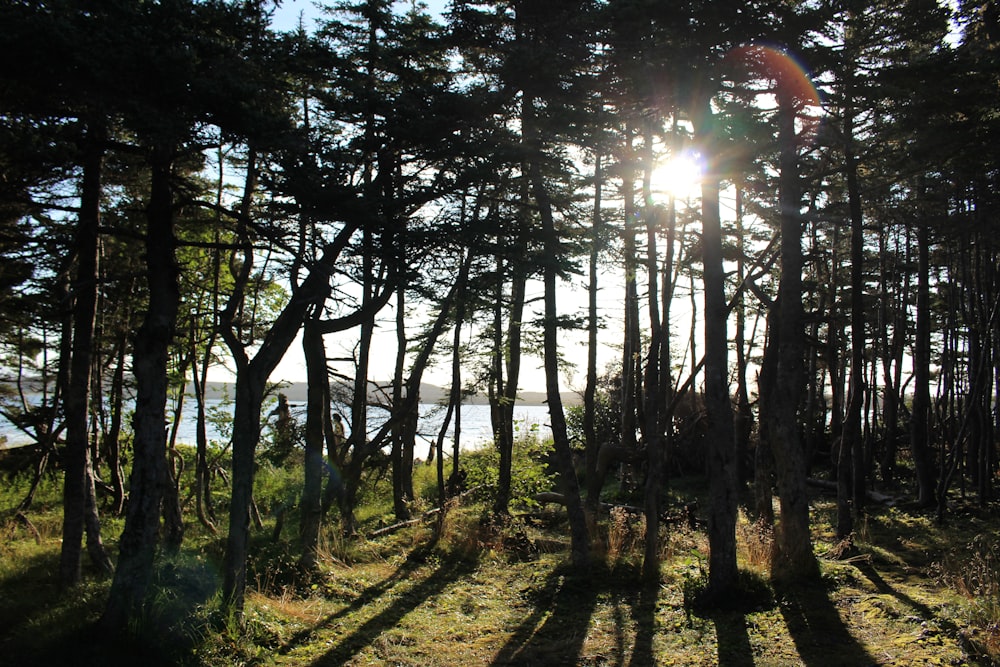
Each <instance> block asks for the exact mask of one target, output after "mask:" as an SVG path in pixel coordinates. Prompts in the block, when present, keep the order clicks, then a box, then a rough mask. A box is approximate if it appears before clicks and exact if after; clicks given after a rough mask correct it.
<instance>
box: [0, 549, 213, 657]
mask: <svg viewBox="0 0 1000 667" xmlns="http://www.w3.org/2000/svg"><path fill="white" fill-rule="evenodd" d="M57 565H58V556H57V555H52V556H48V555H47V556H45V557H44V558H40V559H38V560H37V561H36V562H33V563H32V564H31V566H30V567H28V568H27V569H23V570H21V571H20V573H21V579H22V580H23V581H22V582H21V583H20V584H17V582H12V581H10V580H6V579H5V580H2V581H0V624H2V628H3V634H0V664H4V665H7V664H10V665H63V664H65V665H74V666H75V667H90V666H94V667H97V666H100V667H117V666H118V665H122V666H126V665H127V666H132V665H139V664H141V665H143V666H144V667H159V666H161V665H163V666H168V665H171V666H173V665H180V664H184V663H185V661H190V660H191V659H192V656H193V651H194V649H195V645H196V640H197V634H198V632H199V630H198V629H197V628H196V624H195V623H194V622H193V621H192V618H194V617H195V614H196V610H198V609H201V608H203V607H204V605H205V604H207V603H208V601H209V600H211V598H212V597H213V595H214V594H215V591H216V590H217V589H218V586H219V580H218V576H217V573H216V571H215V569H214V568H213V567H211V566H209V565H206V564H202V563H198V562H197V561H195V560H193V559H178V558H164V559H162V560H161V562H159V563H157V566H156V570H155V573H154V580H153V582H152V583H151V586H150V598H149V600H147V602H146V605H145V610H144V613H143V614H142V615H141V616H140V617H139V618H136V619H135V620H134V621H133V624H132V625H131V626H130V629H129V631H128V632H124V633H121V634H115V635H108V634H105V633H102V632H100V631H99V630H98V629H97V627H96V623H97V619H98V618H100V615H101V613H102V612H103V611H104V608H105V605H106V603H107V599H108V590H109V587H110V580H109V579H103V578H102V579H97V578H94V576H93V573H88V576H85V577H84V579H83V581H82V582H81V583H79V584H77V585H76V586H74V587H73V588H71V589H69V590H67V591H62V592H60V591H59V590H58V587H57V585H56V583H55V581H56V575H55V568H56V566H57ZM49 566H51V568H52V569H51V570H50V569H48V567H49ZM88 569H89V568H87V567H85V568H84V570H85V572H86V571H87V570H88ZM25 587H27V588H25ZM18 609H20V610H21V612H22V615H21V617H20V618H19V619H17V622H11V620H10V618H9V614H11V613H12V612H13V611H15V610H18ZM8 661H9V662H8Z"/></svg>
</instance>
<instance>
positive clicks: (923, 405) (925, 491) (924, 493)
mask: <svg viewBox="0 0 1000 667" xmlns="http://www.w3.org/2000/svg"><path fill="white" fill-rule="evenodd" d="M916 319H917V322H916V325H915V326H916V330H915V334H914V341H913V417H912V419H911V422H910V448H911V451H912V453H913V464H914V467H915V468H916V473H917V504H918V505H919V506H920V507H924V508H926V507H933V506H934V503H935V497H934V487H935V477H936V476H935V474H934V468H933V465H934V464H933V462H932V460H931V453H930V414H931V396H930V365H931V323H930V319H931V312H930V233H929V231H928V229H927V224H926V223H921V224H919V225H918V226H917V318H916Z"/></svg>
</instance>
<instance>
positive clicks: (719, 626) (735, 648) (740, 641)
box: [709, 611, 755, 667]
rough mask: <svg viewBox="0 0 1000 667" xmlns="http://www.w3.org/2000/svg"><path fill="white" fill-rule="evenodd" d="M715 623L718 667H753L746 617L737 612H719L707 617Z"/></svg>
mask: <svg viewBox="0 0 1000 667" xmlns="http://www.w3.org/2000/svg"><path fill="white" fill-rule="evenodd" d="M709 617H710V618H711V619H712V622H713V623H715V637H716V641H717V642H718V645H719V647H718V651H719V655H718V663H717V664H718V666H719V667H753V665H754V664H755V663H754V659H753V646H751V645H750V633H749V631H748V630H747V619H746V615H745V614H743V613H742V612H737V611H719V612H716V613H713V614H710V616H709Z"/></svg>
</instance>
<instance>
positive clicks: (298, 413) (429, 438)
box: [0, 399, 552, 458]
mask: <svg viewBox="0 0 1000 667" xmlns="http://www.w3.org/2000/svg"><path fill="white" fill-rule="evenodd" d="M207 404H208V407H209V408H212V407H216V408H222V409H227V410H228V411H229V414H232V404H231V403H229V404H228V405H227V404H225V403H223V401H222V400H221V399H209V400H208V402H207ZM291 406H292V416H293V418H295V419H296V420H298V421H299V422H300V423H304V422H305V405H304V404H303V403H301V402H299V403H296V402H292V403H291ZM269 410H270V407H268V408H265V413H264V415H265V418H266V416H267V412H268V411H269ZM444 416H445V409H444V408H443V407H442V406H440V405H437V404H433V403H421V404H420V422H419V423H418V426H417V429H418V436H417V450H418V451H417V456H420V457H421V458H423V457H425V456H426V450H425V449H424V448H425V447H426V448H429V447H430V444H431V443H432V442H435V441H436V440H437V435H438V431H439V430H440V429H441V423H442V422H443V421H444ZM386 417H387V414H386V413H385V411H383V410H379V409H377V408H376V409H371V410H369V415H368V431H369V433H370V434H372V433H374V432H376V431H377V430H378V429H379V428H380V427H381V426H382V424H383V423H384V422H385V419H386ZM270 419H271V421H273V419H274V418H273V417H272V418H270ZM514 420H515V429H517V431H518V432H527V431H528V430H529V429H536V430H537V432H538V434H539V435H540V436H541V437H550V436H551V433H552V432H551V429H550V428H549V409H548V406H546V405H533V404H530V405H529V404H523V405H517V406H515V408H514ZM345 421H347V420H345ZM195 426H196V415H195V403H194V401H193V400H188V401H185V404H184V410H183V411H182V413H181V425H180V428H179V429H178V432H177V441H178V442H179V443H185V444H192V445H193V444H194V443H195ZM265 429H266V427H265ZM265 432H266V430H265ZM454 432H455V419H454V415H453V416H452V423H451V427H450V429H449V431H448V434H447V436H446V442H445V447H446V448H448V449H450V448H451V447H452V443H453V442H454ZM348 434H349V433H348ZM0 435H5V436H7V438H8V440H7V445H6V446H8V447H11V446H18V445H22V444H27V443H28V442H29V440H28V439H27V438H26V437H25V436H23V435H21V434H19V433H18V432H16V431H15V430H14V429H13V427H12V426H11V425H10V423H9V422H7V421H6V420H4V419H2V418H0ZM208 438H209V440H215V441H217V442H221V441H222V440H223V437H222V435H221V434H220V433H219V432H218V431H217V430H216V429H215V428H214V427H213V425H212V424H211V423H210V424H209V431H208ZM492 439H493V433H492V426H491V425H490V407H489V406H488V405H481V404H466V405H463V406H462V432H461V447H462V448H463V449H475V448H477V447H481V446H482V445H484V444H486V443H489V442H491V441H492Z"/></svg>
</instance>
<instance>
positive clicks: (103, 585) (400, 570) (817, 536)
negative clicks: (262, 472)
mask: <svg viewBox="0 0 1000 667" xmlns="http://www.w3.org/2000/svg"><path fill="white" fill-rule="evenodd" d="M813 508H814V510H813V511H814V516H813V526H814V527H815V532H814V545H815V551H816V553H817V555H818V556H819V558H820V564H821V572H822V576H821V578H820V579H819V580H818V581H816V582H813V583H810V584H801V583H800V584H797V585H787V586H783V587H775V586H774V585H773V584H772V583H771V582H770V580H769V577H768V573H767V570H766V567H767V558H766V552H767V549H768V544H769V536H768V535H766V534H763V535H762V534H761V533H760V532H759V531H757V530H755V529H754V526H753V525H752V524H749V523H748V522H746V520H745V519H742V518H741V521H740V526H739V531H738V534H739V560H740V567H741V572H742V577H743V579H742V589H743V591H744V592H743V594H742V595H740V596H737V597H734V599H732V600H730V601H729V602H728V603H727V604H725V605H724V608H718V606H717V607H716V608H714V609H701V608H699V606H698V605H697V604H696V594H697V591H698V590H699V588H700V587H701V586H703V585H704V582H705V578H706V574H707V573H706V570H707V567H708V564H707V563H708V561H707V553H708V545H707V539H706V537H705V535H704V531H703V530H691V529H689V528H687V527H684V528H679V527H674V528H672V529H671V530H670V531H669V532H667V533H665V536H664V540H663V547H662V550H661V557H662V559H663V565H662V569H661V577H660V580H659V581H658V582H656V583H654V584H644V583H642V578H641V576H640V563H641V537H640V536H641V523H640V522H637V521H634V520H632V519H631V518H630V517H629V516H628V515H627V514H625V513H615V514H613V515H612V517H611V518H610V519H609V521H608V522H607V524H606V525H604V524H602V526H601V527H599V528H598V529H597V530H596V531H595V533H596V534H597V535H599V538H600V539H598V540H596V542H597V543H598V547H597V551H598V553H597V554H596V557H595V559H594V561H595V563H598V564H595V565H593V566H592V567H591V569H590V570H589V571H587V572H582V573H581V572H573V571H571V570H570V569H569V568H568V565H567V553H568V543H567V540H566V538H565V535H566V534H567V531H566V526H565V522H564V518H563V512H562V511H561V510H559V509H558V508H555V507H553V508H551V509H542V510H538V511H536V512H534V513H532V514H531V515H527V517H526V518H525V519H524V521H523V522H520V523H518V524H517V527H507V528H503V529H500V530H497V529H495V528H484V527H483V526H482V525H481V522H480V519H479V512H480V511H481V508H477V507H467V508H456V509H453V510H452V511H450V512H449V513H448V514H447V516H446V518H445V519H444V520H443V521H433V520H431V521H428V522H425V523H421V524H418V525H414V526H409V527H406V528H404V529H401V530H399V531H395V532H392V533H391V534H388V535H385V536H382V537H379V538H375V539H369V540H361V541H356V542H352V543H341V542H339V541H338V542H337V543H334V544H327V545H326V547H325V559H324V562H325V565H324V567H323V569H322V572H321V573H319V574H317V575H315V576H314V577H313V578H312V579H311V580H309V581H307V582H305V583H303V582H302V581H301V578H296V577H295V575H294V567H295V565H294V558H293V556H290V555H288V554H289V553H290V551H291V549H290V545H292V544H293V542H285V541H284V540H285V539H288V540H293V538H294V535H293V534H294V530H286V533H289V534H288V535H287V536H282V538H281V539H279V540H278V541H275V540H274V539H273V535H272V533H271V532H270V531H269V530H268V529H267V528H265V530H262V531H258V532H257V533H256V534H255V537H254V545H253V548H252V550H251V551H252V553H253V554H254V557H253V561H252V562H251V568H250V575H249V582H250V585H249V589H250V590H251V593H250V595H249V597H248V602H247V615H246V627H247V630H248V636H243V637H240V636H238V635H237V634H236V633H234V632H231V631H228V630H227V628H229V627H232V623H231V622H230V623H228V624H227V623H226V620H225V619H219V618H217V615H218V614H217V612H213V611H212V609H214V608H217V605H216V604H215V601H214V598H213V595H214V594H215V593H214V592H215V590H216V589H217V585H218V577H217V568H216V567H215V566H213V565H212V564H213V563H216V562H218V556H219V547H218V541H216V542H212V543H205V544H208V546H204V547H203V548H200V549H197V550H194V549H192V550H188V549H185V553H184V554H182V555H181V556H180V557H178V558H176V559H174V560H172V561H168V562H167V563H166V564H165V565H164V566H163V567H161V568H160V569H159V572H158V583H159V585H160V589H159V590H160V591H161V593H160V596H161V598H162V600H160V607H159V613H158V614H154V615H152V616H151V618H150V619H146V620H145V621H143V623H142V625H143V626H144V628H143V629H144V632H143V633H141V634H142V636H143V637H144V638H143V639H139V640H131V641H130V640H127V639H124V638H113V637H101V636H98V635H96V633H95V632H94V630H93V628H94V622H95V621H96V619H97V618H98V617H99V614H100V611H101V608H102V605H103V602H104V600H105V599H106V595H107V588H108V582H107V581H106V580H104V581H102V580H99V579H96V578H93V577H92V576H90V575H88V577H87V580H86V581H85V583H84V584H83V585H82V586H80V587H78V588H77V589H74V591H73V593H72V594H71V595H63V594H60V593H59V592H58V591H57V590H56V589H55V585H54V579H55V572H56V571H57V564H58V549H59V540H58V534H59V533H58V522H57V519H56V518H55V517H53V518H51V519H49V520H48V521H46V520H45V519H44V518H41V517H38V516H36V517H35V518H34V519H33V524H32V526H33V528H34V529H35V530H37V531H38V532H37V533H36V534H34V535H32V533H31V532H30V531H29V530H28V528H27V526H26V525H23V524H21V523H18V522H17V521H15V520H13V519H10V518H4V519H3V520H2V521H0V531H2V532H0V538H2V542H0V665H27V664H39V665H46V664H75V665H77V664H95V665H97V664H100V665H114V664H132V665H142V666H143V667H150V666H151V665H159V664H192V665H236V664H255V665H441V666H452V665H498V666H499V665H594V666H597V665H609V666H610V665H614V666H622V667H625V666H645V665H692V666H693V665H722V666H730V667H732V666H758V667H765V666H770V665H774V666H778V665H781V666H783V665H805V666H807V667H823V666H830V667H833V666H844V667H861V666H867V665H884V666H889V665H898V666H900V667H902V666H903V665H907V666H909V665H990V664H996V663H992V662H990V659H989V658H988V657H984V656H985V655H986V654H987V653H988V650H989V647H990V646H992V650H993V651H996V646H997V644H998V642H1000V627H997V624H996V619H997V617H998V616H997V613H996V612H997V607H998V606H1000V602H998V600H997V592H996V590H995V588H994V589H993V592H992V593H991V594H987V595H985V596H984V595H979V596H975V595H974V593H976V592H980V593H981V592H982V591H984V590H987V589H985V588H983V586H984V585H992V586H995V585H996V582H997V579H998V578H1000V564H998V563H997V556H998V555H1000V554H998V549H1000V547H998V546H997V544H996V541H997V538H996V535H997V532H996V510H997V509H998V508H997V507H996V506H994V507H992V508H986V509H983V508H979V507H972V506H971V505H970V506H965V505H957V506H956V507H955V508H954V510H953V512H952V514H951V521H950V522H949V523H948V524H947V525H946V526H942V525H939V524H937V523H936V522H935V521H934V520H933V517H932V516H931V515H924V514H921V513H918V512H916V511H913V510H909V509H907V508H900V507H895V508H887V507H882V508H872V510H871V512H870V513H869V515H868V517H867V518H865V519H864V520H863V522H862V525H860V526H859V529H858V532H857V536H856V540H855V549H854V550H853V551H852V552H851V557H850V558H847V559H840V560H835V559H833V558H832V557H827V555H826V554H828V553H829V552H830V551H831V550H832V549H833V547H834V544H833V536H832V532H830V531H827V530H826V529H825V528H824V526H830V525H832V518H833V517H832V512H833V505H832V502H831V501H830V500H828V499H823V498H817V499H815V500H814V503H813ZM47 523H51V524H52V525H46V524H47ZM118 529H120V526H119V527H118V528H114V529H112V530H118ZM116 534H117V533H116ZM35 537H37V538H38V539H37V541H36V539H35ZM4 561H6V565H5V564H4ZM990 581H992V584H990V583H989V582H990ZM984 582H985V583H984ZM991 613H992V616H990V614H991ZM191 618H196V619H200V620H198V621H197V622H193V621H191ZM150 637H159V639H154V640H152V641H151V640H150ZM995 655H997V653H994V656H995ZM67 657H70V658H72V661H71V662H65V660H66V658H67Z"/></svg>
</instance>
